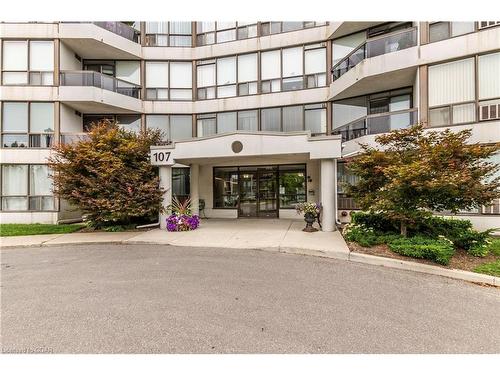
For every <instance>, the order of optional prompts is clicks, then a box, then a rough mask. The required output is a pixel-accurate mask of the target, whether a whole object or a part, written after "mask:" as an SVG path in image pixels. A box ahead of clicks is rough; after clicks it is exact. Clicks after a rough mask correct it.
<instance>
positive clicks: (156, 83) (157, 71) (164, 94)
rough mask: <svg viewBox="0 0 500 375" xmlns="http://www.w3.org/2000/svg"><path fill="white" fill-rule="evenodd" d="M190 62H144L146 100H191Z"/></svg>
mask: <svg viewBox="0 0 500 375" xmlns="http://www.w3.org/2000/svg"><path fill="white" fill-rule="evenodd" d="M192 84H193V78H192V64H191V62H174V61H171V62H167V61H147V62H146V99H147V100H192V98H193V91H192Z"/></svg>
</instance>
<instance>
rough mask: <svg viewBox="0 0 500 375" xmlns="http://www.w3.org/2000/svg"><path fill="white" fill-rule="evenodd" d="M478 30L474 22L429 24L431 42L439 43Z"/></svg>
mask: <svg viewBox="0 0 500 375" xmlns="http://www.w3.org/2000/svg"><path fill="white" fill-rule="evenodd" d="M475 30H476V27H475V23H474V22H434V23H431V24H429V41H430V42H431V43H432V42H437V41H440V40H444V39H449V38H452V37H454V36H459V35H464V34H468V33H472V32H474V31H475Z"/></svg>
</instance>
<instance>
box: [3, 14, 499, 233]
mask: <svg viewBox="0 0 500 375" xmlns="http://www.w3.org/2000/svg"><path fill="white" fill-rule="evenodd" d="M0 42H1V49H0V54H1V55H0V62H1V91H0V102H1V103H0V104H1V111H0V121H1V146H2V147H1V149H0V155H1V176H0V179H1V212H0V218H1V221H2V222H4V223H7V222H22V223H35V222H39V223H44V222H45V223H55V222H58V221H64V220H68V219H73V218H76V217H78V216H79V215H80V214H79V213H78V212H77V211H75V210H72V209H71V207H68V205H67V204H66V203H65V202H64V201H62V200H58V199H56V198H55V197H54V196H53V194H52V192H51V180H50V178H49V174H50V171H49V169H48V168H47V165H46V159H47V157H48V156H49V155H50V152H51V150H50V147H51V145H53V144H55V143H58V142H74V141H76V140H78V139H80V138H82V137H85V133H86V132H87V131H88V130H89V129H90V127H91V126H92V123H93V122H95V121H97V120H99V119H102V118H110V119H113V120H116V121H117V123H118V124H119V125H120V126H123V127H124V128H126V129H130V130H132V131H140V130H141V129H146V128H159V129H161V130H162V131H163V132H164V134H165V141H167V143H168V144H167V145H166V146H160V147H155V148H153V150H152V163H153V164H156V165H158V166H159V169H160V178H161V184H162V186H163V187H165V188H166V190H167V193H166V194H165V204H168V203H169V202H170V200H171V199H172V196H186V195H190V196H191V197H192V198H193V199H194V200H195V201H196V202H200V203H201V207H200V208H203V214H204V215H206V216H208V217H219V218H238V217H256V218H269V217H273V218H291V217H296V215H297V214H296V213H295V210H294V206H295V204H297V203H299V202H304V201H313V202H317V201H321V202H322V204H323V207H324V211H323V227H324V230H327V231H329V230H334V228H335V222H336V221H337V222H339V221H346V220H348V219H349V215H350V212H351V211H352V210H353V209H356V206H355V203H354V202H353V200H352V199H351V198H350V197H348V196H347V195H346V194H345V193H344V191H343V189H342V185H341V184H340V183H339V182H340V181H348V180H352V179H353V178H354V177H353V176H350V175H349V174H348V173H347V172H346V169H345V167H344V162H343V158H345V157H347V156H351V155H355V154H356V153H357V152H359V142H363V143H373V142H374V138H375V137H376V135H377V134H380V133H384V132H388V131H391V130H394V129H401V128H404V127H407V126H409V125H411V124H413V123H416V122H423V123H424V124H425V126H426V127H428V128H431V129H438V130H440V129H446V128H451V129H456V130H460V129H472V134H473V135H472V139H471V141H472V142H481V143H484V144H488V143H492V142H499V141H500V22H492V21H479V22H433V23H428V22H135V23H123V22H79V23H75V22H54V23H0ZM495 161H496V162H498V163H500V155H497V156H496V157H495ZM463 215H464V216H466V217H467V218H469V219H471V220H472V221H473V223H474V224H475V225H476V227H478V228H486V227H494V226H497V227H498V226H500V202H498V201H496V202H492V205H491V206H488V207H482V208H481V209H479V210H477V211H474V212H464V213H463ZM263 223H264V222H263ZM263 225H265V224H263Z"/></svg>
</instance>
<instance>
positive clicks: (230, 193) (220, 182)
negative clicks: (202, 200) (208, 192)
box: [213, 167, 239, 208]
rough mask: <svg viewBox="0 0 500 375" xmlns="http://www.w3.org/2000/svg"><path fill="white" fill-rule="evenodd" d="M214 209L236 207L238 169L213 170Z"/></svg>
mask: <svg viewBox="0 0 500 375" xmlns="http://www.w3.org/2000/svg"><path fill="white" fill-rule="evenodd" d="M213 171H214V179H213V189H214V190H213V191H214V203H213V204H214V208H236V207H238V196H239V184H238V169H237V168H235V167H224V168H214V170H213Z"/></svg>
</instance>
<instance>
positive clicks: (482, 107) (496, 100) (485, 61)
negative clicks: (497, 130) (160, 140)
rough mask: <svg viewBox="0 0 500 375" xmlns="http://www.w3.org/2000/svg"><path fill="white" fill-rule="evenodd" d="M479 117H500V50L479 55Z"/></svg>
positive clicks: (494, 118)
mask: <svg viewBox="0 0 500 375" xmlns="http://www.w3.org/2000/svg"><path fill="white" fill-rule="evenodd" d="M478 85H479V98H478V100H479V119H480V120H496V119H499V118H500V52H496V53H491V54H488V55H481V56H479V57H478Z"/></svg>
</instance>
